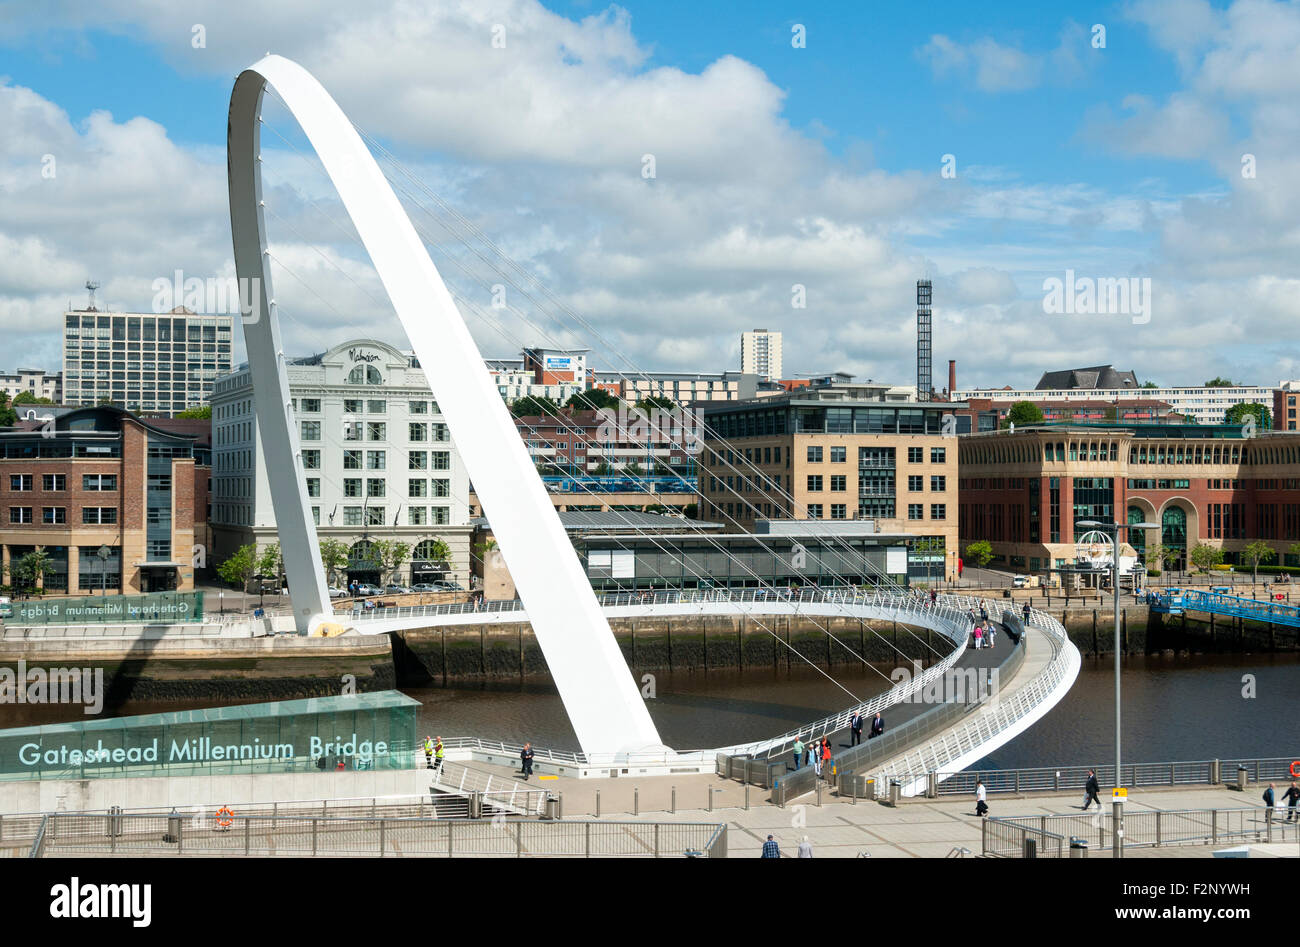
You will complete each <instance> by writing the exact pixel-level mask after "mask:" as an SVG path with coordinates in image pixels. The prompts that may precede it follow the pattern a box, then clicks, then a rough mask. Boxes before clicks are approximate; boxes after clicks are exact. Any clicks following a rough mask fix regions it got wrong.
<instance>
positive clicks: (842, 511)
mask: <svg viewBox="0 0 1300 947" xmlns="http://www.w3.org/2000/svg"><path fill="white" fill-rule="evenodd" d="M848 518H849V509H848V506H847V505H846V504H843V503H832V504H831V519H833V520H846V519H848Z"/></svg>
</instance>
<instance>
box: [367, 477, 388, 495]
mask: <svg viewBox="0 0 1300 947" xmlns="http://www.w3.org/2000/svg"><path fill="white" fill-rule="evenodd" d="M385 483H387V481H386V480H367V481H366V496H368V497H381V496H383V495H384V484H385Z"/></svg>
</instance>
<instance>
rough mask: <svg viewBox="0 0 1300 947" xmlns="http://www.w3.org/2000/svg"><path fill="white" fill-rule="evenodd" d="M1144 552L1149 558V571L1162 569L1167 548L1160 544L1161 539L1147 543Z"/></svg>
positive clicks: (1147, 562) (1147, 564)
mask: <svg viewBox="0 0 1300 947" xmlns="http://www.w3.org/2000/svg"><path fill="white" fill-rule="evenodd" d="M1153 532H1154V531H1153ZM1144 554H1145V555H1146V558H1147V561H1146V567H1147V570H1148V571H1155V572H1160V571H1162V569H1163V566H1164V562H1165V549H1164V547H1163V546H1162V545H1160V541H1159V540H1155V541H1153V542H1149V543H1147V545H1146V547H1145V549H1144Z"/></svg>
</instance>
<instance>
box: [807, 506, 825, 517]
mask: <svg viewBox="0 0 1300 947" xmlns="http://www.w3.org/2000/svg"><path fill="white" fill-rule="evenodd" d="M821 518H822V505H821V504H820V503H809V504H808V519H810V520H819V519H821Z"/></svg>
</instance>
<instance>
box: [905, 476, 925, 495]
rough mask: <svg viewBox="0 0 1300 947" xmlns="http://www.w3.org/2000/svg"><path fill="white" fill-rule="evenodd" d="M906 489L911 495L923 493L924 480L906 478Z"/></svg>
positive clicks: (921, 478)
mask: <svg viewBox="0 0 1300 947" xmlns="http://www.w3.org/2000/svg"><path fill="white" fill-rule="evenodd" d="M907 489H908V491H909V492H911V493H920V492H921V491H923V490H924V489H925V478H924V477H908V478H907Z"/></svg>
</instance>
